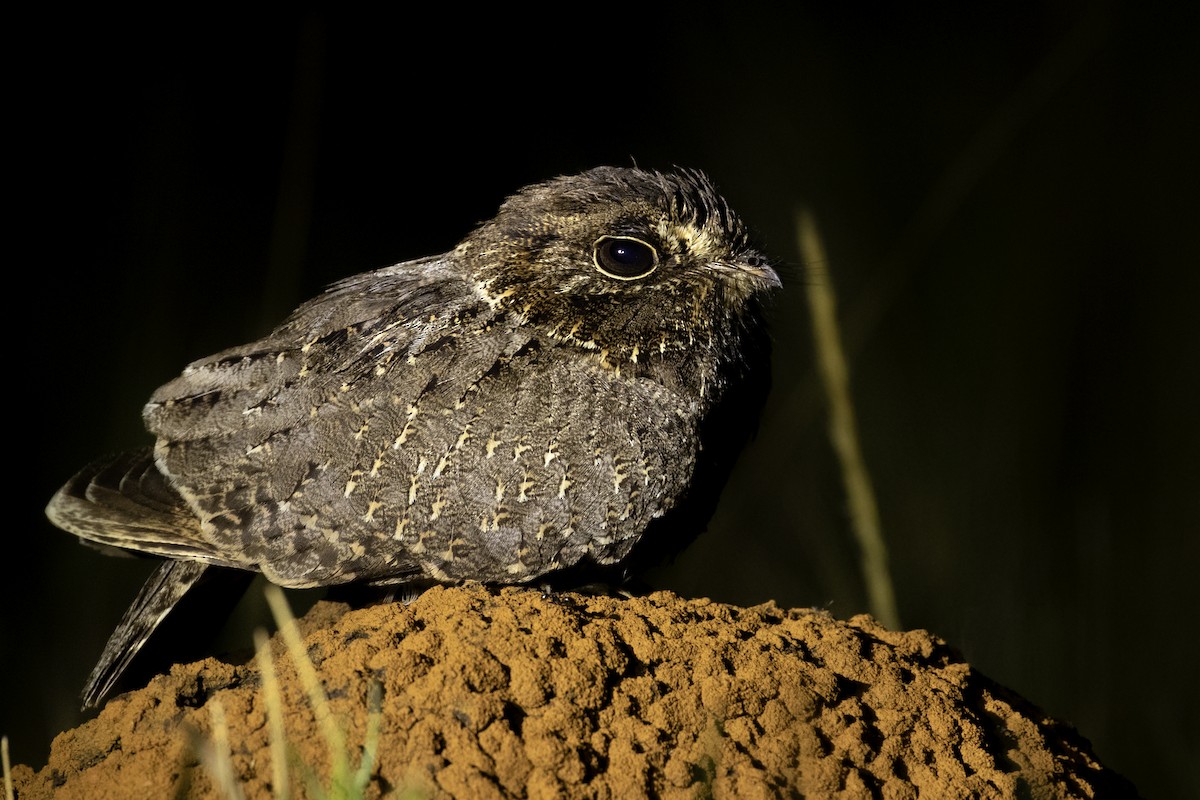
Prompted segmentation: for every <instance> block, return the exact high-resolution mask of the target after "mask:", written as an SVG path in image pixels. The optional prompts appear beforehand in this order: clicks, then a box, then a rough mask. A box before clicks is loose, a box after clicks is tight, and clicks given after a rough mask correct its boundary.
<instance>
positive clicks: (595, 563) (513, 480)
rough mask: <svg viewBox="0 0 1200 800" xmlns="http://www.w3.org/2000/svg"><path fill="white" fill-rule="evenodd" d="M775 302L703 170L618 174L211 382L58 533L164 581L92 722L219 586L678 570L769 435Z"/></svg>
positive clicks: (508, 211) (342, 289) (766, 270)
mask: <svg viewBox="0 0 1200 800" xmlns="http://www.w3.org/2000/svg"><path fill="white" fill-rule="evenodd" d="M779 285H780V281H779V277H778V275H777V273H776V271H775V270H774V269H773V267H772V266H771V264H770V263H769V262H768V260H767V259H766V258H765V257H764V256H763V254H762V253H761V252H760V251H759V250H758V249H756V248H755V246H754V245H753V244H752V243H751V240H750V236H749V233H748V230H747V228H746V226H745V224H744V223H743V222H742V220H741V219H740V218H739V217H738V216H737V215H736V214H735V213H734V211H733V210H732V209H730V207H729V206H728V204H727V203H726V201H725V200H724V199H723V198H722V197H721V196H720V195H719V194H718V193H717V190H716V189H715V188H714V186H713V184H712V183H711V182H710V181H709V179H708V178H707V177H705V176H704V175H703V174H701V173H700V172H696V171H690V170H683V171H675V172H657V171H649V170H643V169H636V168H612V167H600V168H596V169H592V170H590V171H587V172H584V173H582V174H579V175H574V176H565V177H559V178H555V179H552V180H549V181H546V182H544V183H540V184H536V185H533V186H529V187H527V188H525V189H522V190H521V191H519V192H517V193H516V194H514V195H512V196H511V197H509V198H508V199H507V200H506V201H505V202H504V203H503V204H502V205H501V207H500V209H499V211H498V213H497V214H496V216H495V217H494V218H493V219H491V220H489V221H487V222H484V223H482V224H481V225H479V226H478V227H477V228H476V229H475V230H474V231H473V232H472V233H471V234H470V235H468V236H467V237H466V238H465V239H464V240H463V241H462V242H461V243H460V244H459V245H458V246H457V247H455V248H454V249H453V250H451V251H450V252H447V253H444V254H442V255H438V256H433V257H429V258H422V259H417V260H415V261H408V262H405V263H402V264H397V265H395V266H391V267H387V268H384V269H380V270H377V271H374V272H367V273H364V274H361V275H355V276H353V277H350V278H346V279H345V280H342V281H341V282H339V283H336V284H334V285H332V286H331V287H329V288H328V289H327V290H326V291H325V292H324V293H323V294H321V295H320V296H318V297H316V298H314V299H313V300H310V301H308V302H307V303H305V304H304V305H302V306H300V307H299V308H298V309H297V310H296V311H295V312H293V313H292V315H291V316H290V317H289V318H288V319H287V320H285V321H284V322H283V323H282V324H281V325H280V326H279V327H278V328H276V329H275V330H274V332H272V333H271V334H270V335H268V336H266V337H265V338H263V339H260V340H258V341H255V342H252V343H250V344H247V345H243V346H241V347H234V348H232V349H229V350H225V351H223V352H220V353H217V354H216V355H213V356H210V357H208V358H204V359H201V360H199V361H196V362H195V363H193V364H191V365H189V366H188V367H187V368H186V369H184V371H183V374H182V375H180V376H179V377H178V378H176V379H174V380H172V381H170V382H169V383H167V384H166V385H164V386H162V387H161V388H159V389H158V390H157V391H156V392H154V394H153V395H152V397H151V398H150V401H149V403H148V404H147V405H146V406H145V408H144V410H143V416H144V419H145V424H146V427H147V429H148V430H149V432H150V433H151V434H153V436H154V437H155V443H154V446H153V447H147V448H146V449H144V450H139V451H135V452H130V453H126V454H123V455H120V456H118V457H115V458H109V459H106V460H102V461H98V462H96V463H94V464H92V465H91V466H89V467H87V468H86V469H85V470H83V471H82V472H81V473H79V474H78V475H76V476H75V477H74V478H73V479H72V480H71V481H70V482H69V483H67V485H66V486H64V487H63V488H62V489H61V490H59V492H58V493H57V494H56V495H55V496H54V498H53V499H52V500H51V502H50V504H49V506H48V507H47V509H46V512H47V514H48V516H49V518H50V520H51V521H52V522H53V523H54V524H55V525H57V526H58V527H60V528H62V529H64V530H66V531H69V532H70V533H73V534H75V535H77V536H79V537H80V538H81V539H83V540H84V541H85V542H87V543H90V544H92V545H95V546H99V547H100V548H102V549H111V548H116V549H119V550H125V551H134V552H138V553H144V554H150V555H154V556H160V557H162V558H164V559H166V560H165V561H164V562H163V563H162V565H160V566H159V567H158V569H157V571H156V572H155V573H154V574H153V575H152V576H151V577H150V579H149V580H148V581H147V583H146V585H145V587H144V588H143V589H142V591H141V593H140V594H139V596H138V598H137V599H136V600H135V601H134V603H133V605H132V606H131V607H130V608H129V610H128V611H127V612H126V613H125V616H124V618H123V619H122V621H121V622H120V624H119V625H118V627H117V629H116V631H115V632H114V633H113V634H112V636H111V638H110V639H109V642H108V644H107V646H106V647H105V650H104V652H103V654H102V656H101V659H100V662H99V663H98V664H97V665H96V668H95V669H94V671H93V672H92V675H91V677H90V678H89V681H88V684H87V687H86V688H85V690H84V695H83V696H84V702H85V705H89V706H90V705H96V704H97V703H99V701H100V700H102V699H103V697H104V696H105V695H106V694H107V693H108V692H109V691H110V689H111V688H112V686H113V684H114V682H115V680H116V679H117V677H118V676H119V675H120V674H121V672H122V671H123V670H124V669H125V667H126V666H127V665H128V664H129V662H130V660H131V659H132V657H133V655H134V654H135V653H136V652H137V651H138V649H139V648H140V647H141V646H142V645H143V644H144V643H145V641H146V639H147V638H148V637H149V636H150V634H151V633H152V632H153V631H154V629H155V627H156V626H157V625H158V624H159V622H160V621H161V620H162V619H163V618H164V617H165V616H166V615H167V613H168V612H170V610H171V609H172V608H173V607H174V606H175V604H176V603H177V602H178V601H179V600H180V599H181V598H182V597H183V596H184V594H185V593H186V592H187V591H188V590H189V588H191V587H192V586H193V585H194V584H195V583H196V582H197V580H198V579H199V578H200V577H201V575H202V574H203V573H204V572H205V571H206V570H210V569H212V568H228V569H234V570H245V571H249V572H261V573H262V574H263V575H265V576H266V578H267V579H269V580H270V581H272V582H274V583H276V584H279V585H281V586H286V587H312V586H329V585H333V584H342V583H346V582H351V581H355V582H364V583H368V584H376V585H388V584H393V585H395V584H399V585H406V586H424V585H429V584H433V583H459V582H465V581H478V582H484V583H497V584H519V583H528V582H531V581H532V582H539V583H542V582H550V581H552V580H553V579H555V577H561V576H564V575H572V574H576V573H578V574H591V573H592V572H593V571H594V570H603V569H605V568H607V569H610V570H612V569H615V570H619V571H621V573H622V574H625V573H627V572H628V571H629V570H630V569H631V568H632V565H633V564H635V563H637V559H638V557H639V554H640V553H641V552H646V553H653V552H656V551H657V550H667V551H669V550H671V549H672V548H674V547H677V546H680V545H679V544H678V543H679V542H685V541H686V539H687V538H689V537H691V536H693V535H695V533H697V532H698V530H699V529H701V528H702V527H703V526H704V524H705V523H706V521H707V517H708V515H709V514H711V511H712V509H713V505H714V503H715V498H716V495H717V492H718V491H719V488H720V484H721V483H722V482H723V481H724V478H725V475H726V474H727V472H728V469H729V466H730V464H731V462H732V460H733V457H734V456H735V454H736V452H737V450H738V449H740V447H741V445H742V444H743V443H744V441H745V439H746V437H747V436H748V435H749V434H750V433H751V432H752V430H753V427H754V424H755V423H754V420H755V417H756V413H757V410H758V409H757V406H758V405H759V404H760V403H761V400H762V396H763V393H764V391H765V388H764V387H765V385H766V380H765V378H764V376H765V371H766V360H767V357H768V346H767V335H766V331H765V326H764V308H765V305H766V302H767V300H768V297H769V295H770V293H771V290H772V289H774V288H776V287H778V286H779Z"/></svg>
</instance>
